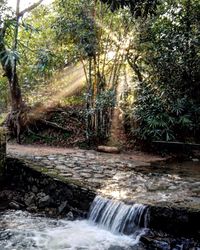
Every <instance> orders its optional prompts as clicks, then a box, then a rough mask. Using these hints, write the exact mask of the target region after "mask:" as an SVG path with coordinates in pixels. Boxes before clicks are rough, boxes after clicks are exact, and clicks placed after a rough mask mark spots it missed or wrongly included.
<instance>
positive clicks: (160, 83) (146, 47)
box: [129, 0, 200, 141]
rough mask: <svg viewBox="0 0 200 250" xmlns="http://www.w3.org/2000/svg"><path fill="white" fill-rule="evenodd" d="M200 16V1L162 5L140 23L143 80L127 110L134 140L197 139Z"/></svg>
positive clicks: (199, 124)
mask: <svg viewBox="0 0 200 250" xmlns="http://www.w3.org/2000/svg"><path fill="white" fill-rule="evenodd" d="M199 18H200V2H199V1H196V0H191V1H189V0H188V1H185V0H178V1H173V2H171V1H166V2H165V3H164V4H163V5H161V6H160V7H159V15H157V16H156V17H154V18H151V19H149V20H148V21H147V22H146V23H145V24H139V28H140V31H139V34H138V40H137V48H136V53H137V54H138V59H137V64H138V68H139V69H140V73H141V74H142V79H140V81H138V80H139V79H136V80H137V81H138V83H137V88H136V89H135V94H136V96H135V101H134V102H133V104H132V108H131V109H130V110H129V112H130V116H129V117H132V118H131V119H133V120H134V121H135V123H134V125H133V126H131V127H132V132H133V135H134V136H135V137H136V138H138V139H142V140H167V141H169V140H180V141H182V140H185V141H194V140H196V141H199V139H200V138H199V134H200V98H199V96H200V46H199V44H200V26H199V21H200V19H199ZM132 123H133V122H132Z"/></svg>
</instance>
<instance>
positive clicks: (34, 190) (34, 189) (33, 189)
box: [32, 185, 38, 193]
mask: <svg viewBox="0 0 200 250" xmlns="http://www.w3.org/2000/svg"><path fill="white" fill-rule="evenodd" d="M32 191H33V193H37V192H38V188H37V187H36V186H35V185H33V187H32Z"/></svg>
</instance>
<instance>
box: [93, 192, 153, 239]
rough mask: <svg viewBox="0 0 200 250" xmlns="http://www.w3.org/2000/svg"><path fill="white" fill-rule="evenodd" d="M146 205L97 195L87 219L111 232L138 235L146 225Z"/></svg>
mask: <svg viewBox="0 0 200 250" xmlns="http://www.w3.org/2000/svg"><path fill="white" fill-rule="evenodd" d="M147 215H148V213H147V207H146V206H144V205H141V204H134V205H132V206H131V205H126V204H124V203H122V202H118V201H113V200H109V199H105V198H102V197H100V196H97V197H96V198H95V200H94V201H93V204H92V206H91V208H90V213H89V220H90V221H93V222H95V223H97V224H98V225H99V226H101V227H102V228H106V229H109V230H110V231H111V232H113V233H125V234H131V235H136V236H137V235H138V234H141V233H142V232H143V229H142V228H146V227H147Z"/></svg>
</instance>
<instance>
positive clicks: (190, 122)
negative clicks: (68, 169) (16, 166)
mask: <svg viewBox="0 0 200 250" xmlns="http://www.w3.org/2000/svg"><path fill="white" fill-rule="evenodd" d="M0 13H1V14H0V61H1V68H0V122H1V124H2V125H3V126H7V127H8V129H9V131H10V133H11V135H12V136H13V137H14V138H16V139H17V141H18V142H19V143H20V142H21V141H22V142H31V143H32V142H39V143H47V144H50V145H51V144H52V145H68V144H70V145H78V146H86V145H90V146H91V145H97V144H102V143H106V144H107V145H111V146H115V145H118V146H120V147H123V146H124V147H126V146H127V147H134V146H139V147H143V146H145V145H151V143H152V142H154V141H167V142H168V141H169V142H171V141H172V142H177V141H178V142H185V143H199V142H200V98H199V96H200V1H199V0H173V1H172V0H167V1H163V0H151V1H149V0H137V1H131V0H116V1H115V0H101V1H100V0H88V1H84V0H54V1H52V3H51V4H48V5H47V4H43V1H42V0H40V1H35V2H33V3H32V4H30V6H29V7H27V8H25V9H23V5H22V6H20V1H19V0H18V1H16V6H13V8H11V7H9V5H8V4H7V1H6V0H2V1H1V2H0Z"/></svg>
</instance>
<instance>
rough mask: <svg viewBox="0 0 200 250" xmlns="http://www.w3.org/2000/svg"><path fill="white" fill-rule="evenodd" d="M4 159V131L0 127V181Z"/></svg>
mask: <svg viewBox="0 0 200 250" xmlns="http://www.w3.org/2000/svg"><path fill="white" fill-rule="evenodd" d="M5 159H6V131H5V129H3V128H1V127H0V181H2V178H3V174H4V170H5Z"/></svg>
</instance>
